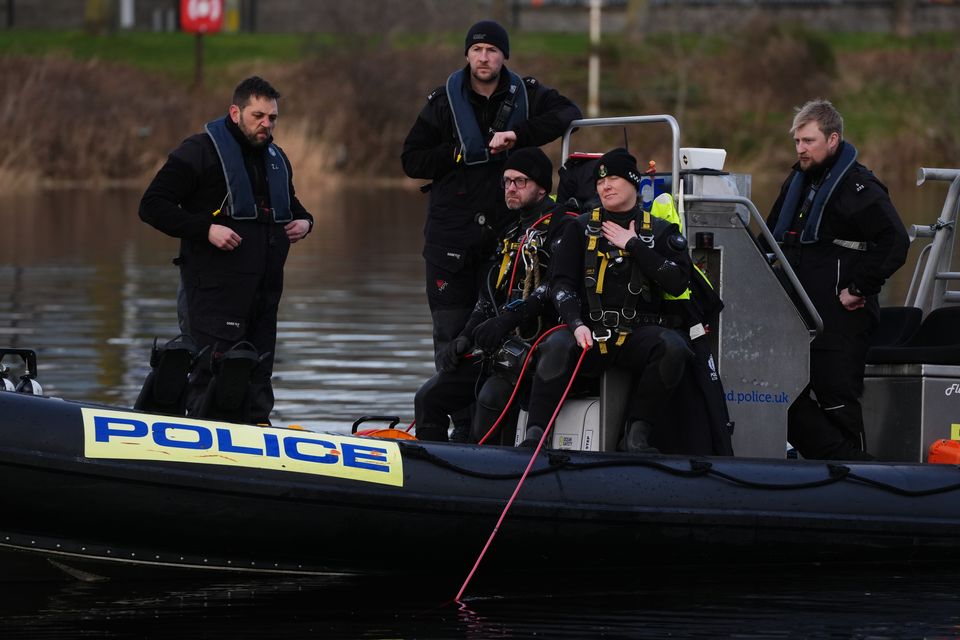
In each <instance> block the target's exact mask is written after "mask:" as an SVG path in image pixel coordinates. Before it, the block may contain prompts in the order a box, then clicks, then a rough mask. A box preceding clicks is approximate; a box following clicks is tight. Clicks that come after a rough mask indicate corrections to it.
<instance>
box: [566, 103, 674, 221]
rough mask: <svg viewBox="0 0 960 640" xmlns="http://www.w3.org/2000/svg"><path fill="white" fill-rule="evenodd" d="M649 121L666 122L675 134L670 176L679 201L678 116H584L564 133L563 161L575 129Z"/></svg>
mask: <svg viewBox="0 0 960 640" xmlns="http://www.w3.org/2000/svg"><path fill="white" fill-rule="evenodd" d="M648 122H665V123H667V124H668V125H669V126H670V131H671V133H672V134H673V157H672V158H671V159H670V176H671V178H672V179H673V182H672V183H671V186H670V189H671V190H672V191H673V200H674V202H676V201H677V194H678V193H679V192H680V125H679V124H677V120H676V118H674V117H673V116H671V115H667V114H659V115H650V116H621V117H617V118H583V119H582V120H574V121H573V122H571V123H570V126H569V127H568V128H567V130H566V132H564V134H563V146H562V147H561V151H560V161H561V163H563V162H566V161H567V156H569V155H570V136H571V134H572V133H573V131H574V130H575V129H578V128H581V129H583V128H588V127H619V126H623V125H626V124H643V123H648Z"/></svg>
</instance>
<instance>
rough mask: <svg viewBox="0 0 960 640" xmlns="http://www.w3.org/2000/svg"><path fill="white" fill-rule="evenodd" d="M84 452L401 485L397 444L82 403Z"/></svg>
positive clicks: (87, 454) (90, 455)
mask: <svg viewBox="0 0 960 640" xmlns="http://www.w3.org/2000/svg"><path fill="white" fill-rule="evenodd" d="M82 412H83V431H84V456H85V457H87V458H110V459H122V460H155V461H159V462H189V463H194V464H217V465H227V466H235V467H248V468H252V469H274V470H278V471H292V472H295V473H309V474H314V475H321V476H331V477H335V478H344V479H348V480H358V481H361V482H373V483H378V484H387V485H392V486H397V487H402V486H403V459H402V458H401V456H400V448H399V447H398V446H397V444H396V443H394V442H384V441H376V442H371V441H370V440H366V439H363V438H355V437H349V436H338V435H333V434H327V433H324V434H320V433H311V432H305V431H295V430H290V429H280V428H274V427H258V426H251V425H241V424H230V423H226V422H211V421H207V420H193V419H190V418H183V417H171V416H159V415H150V414H143V413H132V412H126V411H110V410H106V409H94V408H90V407H83V409H82Z"/></svg>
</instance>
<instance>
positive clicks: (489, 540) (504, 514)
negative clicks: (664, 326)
mask: <svg viewBox="0 0 960 640" xmlns="http://www.w3.org/2000/svg"><path fill="white" fill-rule="evenodd" d="M587 351H588V349H584V350H583V351H582V352H581V353H580V359H579V360H577V366H576V367H574V369H573V374H572V375H571V376H570V382H568V383H567V388H566V389H564V391H563V395H562V396H561V397H560V402H559V403H558V404H557V408H556V409H554V410H553V415H552V416H551V417H550V422H549V423H547V427H546V428H545V429H544V430H543V435H542V436H540V442H538V443H537V448H536V449H534V451H533V455H532V456H530V462H528V463H527V468H526V469H525V470H524V472H523V475H522V476H520V481H519V482H518V483H517V487H516V488H515V489H514V490H513V495H511V496H510V499H509V500H508V501H507V506H505V507H504V508H503V512H502V513H501V514H500V519H499V520H497V524H496V525H495V526H494V527H493V531H491V532H490V537H489V538H487V544H485V545H484V546H483V551H481V552H480V555H479V556H478V557H477V561H476V562H475V563H474V564H473V569H471V570H470V573H469V574H468V575H467V579H466V580H464V581H463V586H461V587H460V591H458V592H457V595H456V597H455V598H454V599H453V601H454V602H460V597H461V596H463V592H464V591H466V589H467V585H468V584H469V583H470V580H471V578H473V574H474V573H476V571H477V567H479V566H480V561H481V560H483V556H484V555H486V553H487V549H489V548H490V544H491V543H492V542H493V539H494V537H495V536H496V535H497V531H499V530H500V525H501V524H503V520H504V518H506V517H507V512H508V511H509V510H510V507H511V506H512V505H513V501H514V499H516V497H517V494H518V493H520V487H522V486H523V482H524V480H526V479H527V475H528V474H529V473H530V469H532V468H533V463H534V461H535V460H536V459H537V454H539V453H540V449H541V448H542V447H543V443H544V442H545V441H546V439H547V434H549V433H550V427H552V426H553V423H554V421H555V420H556V419H557V414H558V413H560V407H562V406H563V403H564V401H565V400H566V399H567V394H568V393H570V387H572V386H573V381H574V380H576V378H577V373H578V372H579V371H580V365H581V364H583V358H584V356H586V355H587Z"/></svg>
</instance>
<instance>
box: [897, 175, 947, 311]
mask: <svg viewBox="0 0 960 640" xmlns="http://www.w3.org/2000/svg"><path fill="white" fill-rule="evenodd" d="M928 180H931V181H940V182H949V183H950V188H949V189H948V190H947V196H946V198H944V201H943V209H941V211H940V216H939V217H938V218H937V221H936V222H935V223H934V224H931V225H916V224H915V225H912V226H911V227H910V230H909V235H910V240H911V241H913V240H914V239H916V238H933V240H932V241H931V242H930V244H928V245H927V246H925V247H924V248H923V249H922V250H921V252H920V255H919V256H918V257H917V264H916V266H915V267H914V268H913V277H912V278H911V279H910V287H909V288H908V289H907V297H906V300H905V301H904V305H905V306H908V307H918V308H919V309H920V310H921V311H923V315H924V316H926V315H927V314H928V313H930V312H931V311H933V310H934V309H937V308H939V307H941V306H942V305H943V303H944V302H960V292H958V291H948V290H947V282H948V281H950V280H960V273H957V272H952V271H950V270H949V269H950V265H951V263H952V261H953V244H954V243H953V235H954V227H955V226H956V222H957V211H958V207H960V169H937V168H928V167H921V168H920V169H918V170H917V186H918V187H919V186H922V185H923V184H924V183H925V182H926V181H928ZM921 266H922V268H923V270H922V271H921ZM918 276H919V278H920V279H919V283H918V281H917V278H918Z"/></svg>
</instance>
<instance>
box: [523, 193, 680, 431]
mask: <svg viewBox="0 0 960 640" xmlns="http://www.w3.org/2000/svg"><path fill="white" fill-rule="evenodd" d="M590 218H591V214H590V213H586V214H583V215H582V216H580V218H578V219H577V220H576V221H575V222H574V223H571V224H568V225H567V226H566V228H565V229H564V232H563V236H562V239H561V241H560V245H559V248H558V249H557V251H556V253H555V254H554V256H553V263H552V264H553V267H552V273H553V275H552V277H551V279H550V295H551V297H552V299H553V302H554V305H555V306H556V308H557V311H558V312H559V314H560V319H561V321H562V322H565V323H566V324H567V330H565V331H558V332H556V333H554V334H552V335H551V336H549V337H548V338H547V339H546V340H545V341H544V342H543V343H542V344H541V349H542V351H543V352H542V354H541V356H540V360H539V362H538V365H537V371H536V375H535V377H534V382H533V390H532V392H531V398H530V414H529V418H528V421H527V424H528V425H530V426H537V427H540V428H544V427H546V426H547V423H548V422H549V420H550V417H551V415H552V414H553V411H554V409H556V407H557V404H558V403H559V401H560V398H561V396H562V394H563V390H564V388H565V387H566V385H567V383H568V381H569V379H570V375H571V373H572V371H573V368H574V365H575V364H576V362H577V359H578V358H579V356H580V351H581V350H580V348H579V347H578V346H577V344H576V341H575V339H574V336H573V331H574V330H575V329H576V328H577V327H579V326H581V325H584V324H586V325H587V326H588V327H589V328H590V329H591V330H592V331H593V333H594V337H595V338H597V337H598V336H599V337H603V336H605V335H609V339H607V340H606V341H605V342H603V343H601V342H600V341H598V340H595V344H594V346H593V348H592V349H590V351H589V352H588V353H587V355H586V357H585V358H584V361H583V364H582V367H581V371H580V374H578V375H583V376H588V377H590V376H597V375H599V373H600V372H602V371H604V370H606V369H608V368H611V367H613V366H620V367H623V368H626V369H628V370H629V371H631V372H632V373H633V375H634V376H635V382H634V385H633V389H634V391H633V393H631V394H630V398H629V400H628V407H627V412H626V415H627V424H629V423H630V422H631V421H637V420H642V421H644V422H647V423H651V424H653V425H657V426H663V427H664V428H667V427H669V421H668V420H667V419H666V416H665V415H664V410H665V409H666V408H667V407H668V406H669V403H670V401H671V397H672V394H673V391H674V389H675V388H676V387H677V385H678V384H679V383H680V381H681V379H682V377H683V374H684V371H685V369H686V366H687V362H688V361H689V359H690V358H691V357H692V352H691V350H690V348H689V346H688V339H687V337H686V336H684V335H683V333H682V332H681V331H685V327H683V321H682V319H681V318H680V317H679V316H675V315H669V314H665V313H663V309H662V294H663V292H666V293H668V294H670V295H673V296H679V295H681V294H682V293H683V292H684V291H685V290H686V289H687V287H688V285H689V279H690V270H691V264H690V257H689V254H688V252H687V243H686V239H685V238H684V237H683V235H682V234H681V233H680V230H679V228H678V227H677V225H675V224H672V223H668V222H665V221H663V220H660V219H659V218H656V217H652V216H650V215H649V214H646V215H645V214H644V213H643V212H642V211H641V210H640V208H639V207H635V208H634V209H633V210H631V211H628V212H624V213H611V212H607V211H604V210H602V209H601V210H600V217H599V219H597V220H591V219H590ZM603 220H612V221H614V222H616V223H617V224H619V225H620V226H622V227H624V228H628V226H629V222H630V221H631V220H634V221H635V224H636V228H637V229H638V230H639V234H638V237H637V238H634V239H631V240H630V242H628V243H627V245H626V248H625V250H623V251H620V250H618V249H616V247H613V246H612V245H610V244H609V243H608V242H607V241H606V239H605V238H603V237H602V235H599V224H600V222H601V221H603ZM589 227H593V230H594V231H593V235H594V237H595V240H596V246H595V247H594V249H592V250H589V251H588V249H587V247H588V243H590V242H591V239H590V237H589V235H588V231H589ZM598 253H600V254H606V255H607V256H609V258H608V259H607V260H606V261H605V262H600V263H599V266H597V268H596V271H595V272H593V273H592V274H591V275H590V277H591V279H590V281H589V284H588V276H587V274H588V273H590V267H591V264H590V263H593V262H594V260H597V259H598V258H597V255H596V254H598ZM588 260H589V261H590V263H588ZM601 277H602V283H603V284H602V291H600V292H597V291H596V288H597V287H596V284H597V282H598V281H600V278H601ZM628 287H629V290H633V291H637V292H639V294H638V295H636V296H631V295H630V294H628ZM591 298H592V299H591ZM634 313H635V315H634ZM591 316H593V319H591ZM678 329H679V330H678ZM620 335H623V340H622V341H621V344H619V345H617V344H616V343H617V341H618V340H620ZM604 350H605V351H606V353H605V354H604V353H601V352H602V351H604Z"/></svg>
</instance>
